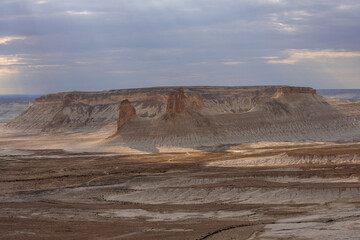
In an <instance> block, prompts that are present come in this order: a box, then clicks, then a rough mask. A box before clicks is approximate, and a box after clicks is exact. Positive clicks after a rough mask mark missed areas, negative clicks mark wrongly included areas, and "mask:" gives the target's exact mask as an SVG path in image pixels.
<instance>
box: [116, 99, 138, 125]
mask: <svg viewBox="0 0 360 240" xmlns="http://www.w3.org/2000/svg"><path fill="white" fill-rule="evenodd" d="M135 116H136V110H135V108H134V106H133V105H132V104H131V103H130V101H129V100H128V99H125V100H123V101H122V102H121V103H120V111H119V119H118V121H117V129H118V130H119V129H120V128H121V126H122V125H124V123H125V122H126V121H127V120H129V119H130V118H132V117H135Z"/></svg>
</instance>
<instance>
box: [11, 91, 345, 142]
mask: <svg viewBox="0 0 360 240" xmlns="http://www.w3.org/2000/svg"><path fill="white" fill-rule="evenodd" d="M124 99H127V100H128V101H125V102H124V103H123V104H119V103H121V101H123V100H124ZM122 105H123V109H121V108H122V107H121V106H122ZM135 113H136V116H137V117H136V118H134V119H132V121H129V124H125V125H126V126H125V125H124V124H123V123H124V122H125V121H126V119H127V118H128V117H131V116H134V114H135ZM166 114H167V115H172V114H175V115H176V116H177V118H176V120H175V119H173V120H174V121H167V122H166V124H165V125H164V122H165V121H162V120H163V119H166V118H164V117H163V116H164V115H166ZM120 115H121V116H120ZM119 117H120V120H119ZM117 121H119V122H117ZM116 122H117V123H118V126H119V127H120V126H122V127H121V132H122V135H126V134H125V133H126V132H128V133H129V134H130V133H132V134H133V135H131V134H130V135H129V137H131V136H132V137H131V138H133V139H134V141H136V139H138V138H139V137H137V136H141V134H145V133H146V132H148V131H151V132H150V133H149V134H150V135H152V136H157V135H159V134H160V133H161V134H162V133H163V134H164V136H166V134H168V133H169V132H172V133H171V134H175V133H176V134H177V135H181V134H184V133H187V134H190V135H191V136H192V134H195V133H196V132H197V131H200V130H201V134H205V133H207V134H208V135H209V136H210V135H211V134H215V132H217V134H218V135H219V134H220V133H223V134H225V135H226V136H232V135H236V136H237V134H238V133H239V134H242V135H241V136H246V133H249V134H250V133H251V134H253V135H254V136H258V134H260V135H262V136H267V133H263V132H262V126H263V127H264V128H266V127H267V126H268V125H271V126H272V129H278V128H279V129H278V132H281V131H283V130H284V129H285V127H286V128H287V129H291V131H293V134H294V135H296V134H297V133H298V132H306V131H305V130H304V129H311V131H314V133H316V131H318V129H322V131H332V129H335V128H338V129H340V130H341V129H344V128H345V127H346V128H348V127H351V123H350V122H349V121H348V119H347V118H346V117H344V116H343V115H341V113H339V112H338V111H337V110H336V109H334V108H332V107H331V106H329V104H328V103H327V102H326V101H325V100H324V99H323V98H322V97H321V96H319V95H317V94H316V91H315V90H314V89H312V88H298V87H289V86H254V87H207V86H204V87H182V88H180V89H179V87H157V88H143V89H126V90H110V91H102V92H67V93H57V94H49V95H46V96H42V97H40V98H38V99H36V101H35V103H34V104H33V105H32V106H31V107H30V108H29V109H27V110H26V111H25V112H23V113H22V114H21V115H20V116H18V117H17V118H16V119H14V120H13V121H11V122H10V123H9V124H8V125H7V126H8V127H10V128H16V129H30V130H36V131H38V130H40V131H54V130H55V131H58V130H64V131H97V130H98V129H100V128H102V127H104V126H106V125H108V124H111V123H116ZM130 122H131V124H130ZM135 123H137V125H136V126H135V125H134V124H135ZM143 124H145V125H143ZM167 124H168V125H167ZM286 124H288V125H286ZM142 126H144V128H142ZM244 127H246V128H244ZM294 127H295V128H296V129H294ZM175 128H178V130H174V131H172V130H171V129H175ZM165 129H167V130H166V131H165ZM184 129H185V130H184ZM259 129H260V130H259ZM114 130H115V129H114ZM340 130H339V131H340ZM134 131H135V133H134ZM258 131H260V132H258ZM289 131H290V130H289ZM311 131H310V132H311ZM268 132H270V131H268ZM161 134H160V135H161ZM171 134H170V135H171ZM251 134H250V135H251ZM145 135H146V134H145ZM205 135H206V134H205ZM276 135H277V134H276V133H273V136H276ZM213 137H214V136H213ZM247 138H248V139H252V138H251V137H249V136H248V137H247ZM269 138H270V137H269ZM165 139H166V138H164V141H165ZM214 139H215V137H214ZM254 139H256V137H254ZM161 141H163V140H161ZM231 141H235V142H236V138H232V140H231Z"/></svg>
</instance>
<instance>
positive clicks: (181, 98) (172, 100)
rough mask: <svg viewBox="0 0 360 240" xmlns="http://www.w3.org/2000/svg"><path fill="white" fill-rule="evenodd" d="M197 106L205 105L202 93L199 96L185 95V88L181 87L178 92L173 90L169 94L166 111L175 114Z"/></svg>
mask: <svg viewBox="0 0 360 240" xmlns="http://www.w3.org/2000/svg"><path fill="white" fill-rule="evenodd" d="M196 107H205V104H204V101H203V99H202V97H201V95H198V96H189V95H185V93H184V89H183V88H179V89H178V90H177V92H172V93H170V94H169V97H168V100H167V103H166V112H168V113H173V114H174V113H182V112H184V111H185V109H188V108H196Z"/></svg>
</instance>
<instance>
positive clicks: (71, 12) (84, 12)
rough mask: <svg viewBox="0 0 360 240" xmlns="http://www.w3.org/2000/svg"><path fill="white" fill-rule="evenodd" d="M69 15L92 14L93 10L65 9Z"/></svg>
mask: <svg viewBox="0 0 360 240" xmlns="http://www.w3.org/2000/svg"><path fill="white" fill-rule="evenodd" d="M66 13H67V14H69V15H92V14H94V12H90V11H67V12H66Z"/></svg>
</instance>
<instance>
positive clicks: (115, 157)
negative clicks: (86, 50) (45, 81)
mask: <svg viewBox="0 0 360 240" xmlns="http://www.w3.org/2000/svg"><path fill="white" fill-rule="evenodd" d="M228 90H229V89H228ZM228 90H227V89H224V88H215V87H213V88H211V87H207V88H199V87H198V88H191V89H190V88H183V90H181V89H180V90H179V89H177V88H172V89H170V93H169V88H156V89H150V90H149V89H145V90H118V91H116V90H114V91H110V92H100V93H86V94H84V93H63V94H57V95H47V96H44V97H41V98H40V99H37V100H36V101H35V103H34V105H32V106H31V107H30V108H29V109H28V110H26V111H25V112H24V113H22V114H21V115H20V116H19V117H17V118H15V119H14V120H13V121H11V122H10V123H8V124H2V125H1V126H0V132H1V135H0V169H1V175H0V232H1V234H0V239H6V240H10V239H99V240H115V239H129V240H131V239H134V240H135V239H137V240H140V239H191V240H196V239H216V240H217V239H219V240H221V239H224V240H225V239H226V240H227V239H253V240H254V239H266V240H269V239H298V240H300V239H301V240H303V239H326V240H330V239H359V236H360V140H359V139H360V131H359V120H360V117H359V116H360V105H359V104H358V102H357V101H355V100H344V99H325V98H323V97H321V96H319V95H317V94H316V92H315V90H313V89H311V88H293V87H284V86H280V87H260V88H256V87H247V88H233V89H232V90H231V91H228ZM154 91H155V94H154V93H153V92H154ZM124 94H125V95H126V96H125V95H124ZM89 95H91V97H89ZM126 99H127V100H126ZM149 99H151V101H150V100H149Z"/></svg>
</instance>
